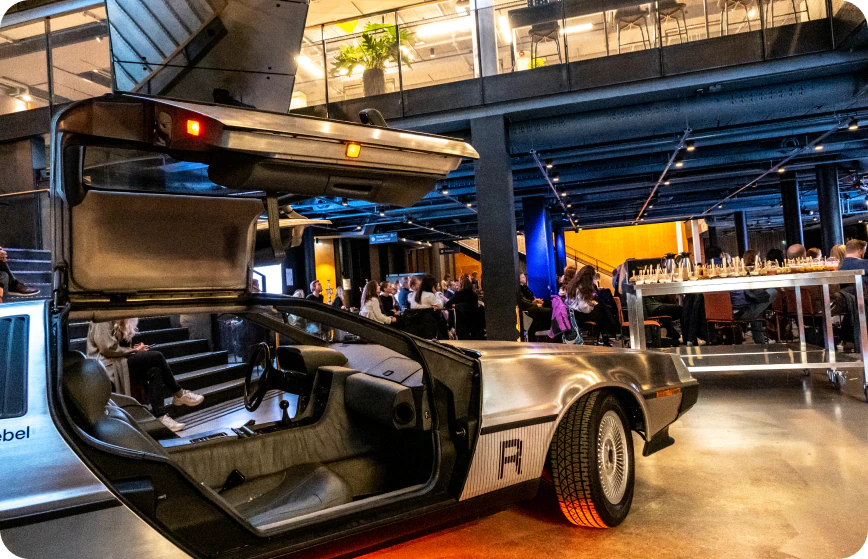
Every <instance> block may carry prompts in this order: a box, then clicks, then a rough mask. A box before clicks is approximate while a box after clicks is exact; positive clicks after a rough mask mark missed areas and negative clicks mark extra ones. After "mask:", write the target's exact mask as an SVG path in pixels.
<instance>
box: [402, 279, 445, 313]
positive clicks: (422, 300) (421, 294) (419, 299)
mask: <svg viewBox="0 0 868 559" xmlns="http://www.w3.org/2000/svg"><path fill="white" fill-rule="evenodd" d="M436 281H437V280H435V279H434V276H431V275H428V274H425V275H424V276H422V281H421V282H420V283H419V288H418V289H416V292H415V293H414V294H413V297H411V298H410V308H411V309H442V308H443V299H442V298H441V297H439V296H438V295H437V294H435V293H434V287H435V284H436Z"/></svg>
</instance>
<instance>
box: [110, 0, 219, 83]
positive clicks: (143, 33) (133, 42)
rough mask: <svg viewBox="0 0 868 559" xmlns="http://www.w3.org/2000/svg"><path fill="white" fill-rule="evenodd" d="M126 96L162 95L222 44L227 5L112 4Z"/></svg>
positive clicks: (118, 75)
mask: <svg viewBox="0 0 868 559" xmlns="http://www.w3.org/2000/svg"><path fill="white" fill-rule="evenodd" d="M106 5H107V8H108V9H109V12H110V13H111V15H112V17H111V20H110V26H111V40H112V51H113V56H114V60H113V61H112V63H113V64H114V68H115V79H116V81H117V88H118V90H120V91H130V92H137V93H146V94H150V95H160V94H161V93H163V92H165V91H167V90H168V89H169V88H170V87H171V85H172V84H173V83H174V82H175V81H177V80H178V79H179V78H180V77H181V75H182V74H183V73H184V72H187V71H188V69H189V67H190V66H191V65H193V64H195V62H196V61H197V60H198V59H200V58H201V57H202V56H204V54H205V53H207V52H208V50H210V48H211V47H212V46H213V45H214V44H216V42H218V41H219V40H220V39H222V38H223V37H224V36H225V34H226V29H225V27H224V26H223V23H222V22H221V21H220V18H219V17H218V15H217V14H218V13H220V11H221V10H222V9H223V7H224V6H225V5H226V0H107V1H106Z"/></svg>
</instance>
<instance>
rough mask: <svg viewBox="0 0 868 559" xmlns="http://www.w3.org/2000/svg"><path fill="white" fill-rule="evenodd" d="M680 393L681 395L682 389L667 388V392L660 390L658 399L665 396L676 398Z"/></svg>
mask: <svg viewBox="0 0 868 559" xmlns="http://www.w3.org/2000/svg"><path fill="white" fill-rule="evenodd" d="M679 393H681V388H667V389H666V390H658V391H657V397H658V398H663V397H665V396H675V395H676V394H679Z"/></svg>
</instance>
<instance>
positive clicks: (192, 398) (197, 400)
mask: <svg viewBox="0 0 868 559" xmlns="http://www.w3.org/2000/svg"><path fill="white" fill-rule="evenodd" d="M204 401H205V396H202V395H201V394H196V393H195V392H190V391H189V390H182V391H181V395H180V396H172V404H173V405H175V406H191V407H193V406H198V405H199V404H201V403H202V402H204Z"/></svg>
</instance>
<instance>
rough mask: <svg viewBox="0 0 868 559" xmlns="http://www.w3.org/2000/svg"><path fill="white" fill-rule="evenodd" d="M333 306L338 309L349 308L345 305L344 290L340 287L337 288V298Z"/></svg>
mask: <svg viewBox="0 0 868 559" xmlns="http://www.w3.org/2000/svg"><path fill="white" fill-rule="evenodd" d="M332 306H333V307H334V308H336V309H344V310H347V306H346V305H345V304H344V288H343V287H341V286H340V285H339V286H337V287H336V288H335V298H334V301H332Z"/></svg>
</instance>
